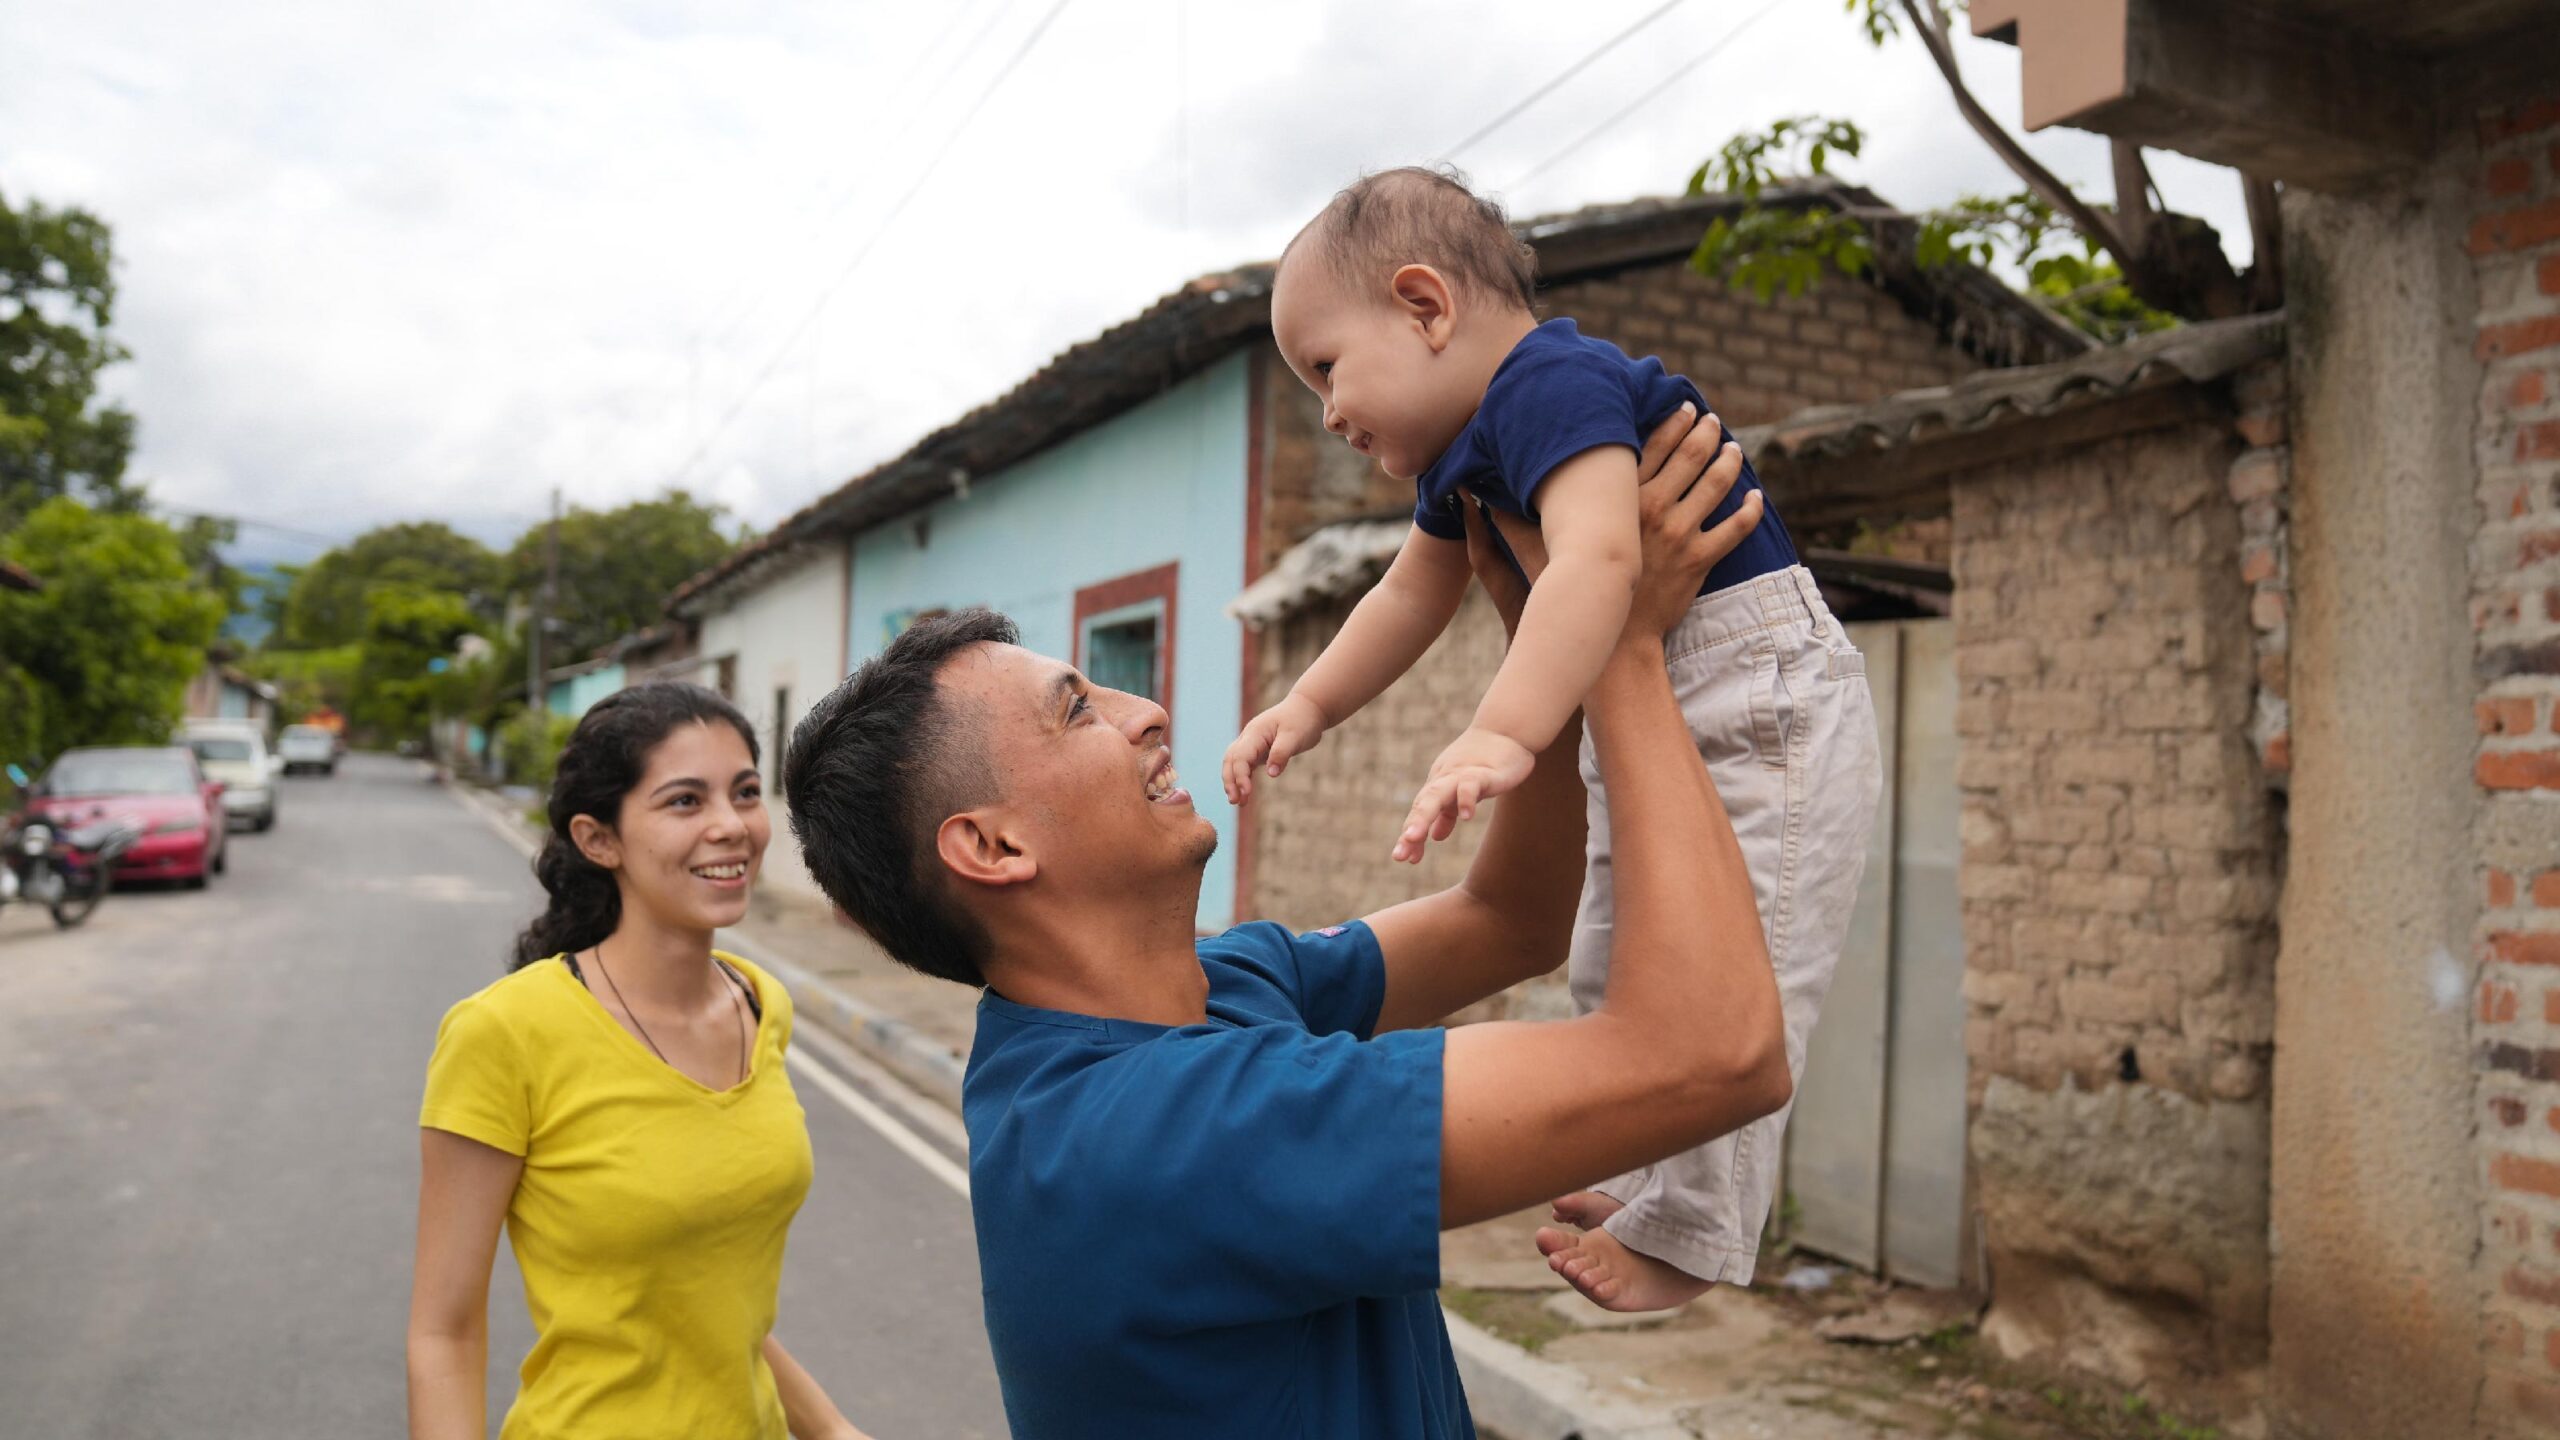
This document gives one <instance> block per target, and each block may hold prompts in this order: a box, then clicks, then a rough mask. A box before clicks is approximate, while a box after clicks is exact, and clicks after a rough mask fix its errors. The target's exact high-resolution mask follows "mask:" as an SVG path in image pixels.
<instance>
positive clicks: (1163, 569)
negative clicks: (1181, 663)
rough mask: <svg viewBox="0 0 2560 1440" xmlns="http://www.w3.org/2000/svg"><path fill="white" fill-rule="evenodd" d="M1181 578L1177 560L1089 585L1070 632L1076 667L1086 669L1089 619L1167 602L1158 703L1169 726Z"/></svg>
mask: <svg viewBox="0 0 2560 1440" xmlns="http://www.w3.org/2000/svg"><path fill="white" fill-rule="evenodd" d="M1181 578H1182V562H1181V561H1179V560H1175V561H1170V562H1167V563H1166V564H1163V565H1159V566H1157V567H1155V568H1154V569H1152V570H1140V571H1137V572H1135V573H1134V574H1129V575H1123V576H1121V577H1119V578H1118V579H1116V580H1105V581H1103V582H1102V583H1101V584H1099V585H1088V586H1086V587H1084V588H1083V589H1081V590H1078V591H1077V592H1076V604H1075V618H1074V620H1073V621H1072V622H1070V624H1069V627H1068V631H1067V633H1068V634H1069V635H1071V636H1073V637H1074V641H1075V652H1076V654H1075V666H1076V668H1077V669H1079V670H1081V669H1083V668H1084V622H1085V621H1087V620H1090V619H1092V618H1093V617H1094V616H1096V615H1101V614H1104V613H1106V612H1108V611H1112V610H1120V609H1125V608H1126V607H1128V606H1131V605H1139V604H1144V603H1145V602H1147V601H1149V600H1160V601H1162V602H1164V634H1163V636H1162V638H1161V640H1160V641H1159V645H1160V650H1159V654H1160V655H1161V657H1162V660H1163V663H1164V684H1163V687H1162V688H1163V691H1164V693H1163V694H1162V695H1161V696H1159V697H1157V698H1158V703H1160V704H1162V705H1163V706H1164V713H1165V716H1166V718H1167V723H1168V725H1169V724H1170V723H1171V717H1172V715H1173V657H1174V647H1173V638H1174V635H1175V633H1176V631H1175V629H1174V594H1175V591H1176V590H1177V589H1179V588H1180V582H1181Z"/></svg>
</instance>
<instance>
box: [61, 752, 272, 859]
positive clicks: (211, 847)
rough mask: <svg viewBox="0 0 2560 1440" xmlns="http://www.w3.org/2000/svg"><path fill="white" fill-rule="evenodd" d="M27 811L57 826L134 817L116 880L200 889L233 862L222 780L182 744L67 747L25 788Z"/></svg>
mask: <svg viewBox="0 0 2560 1440" xmlns="http://www.w3.org/2000/svg"><path fill="white" fill-rule="evenodd" d="M27 809H28V812H29V814H30V815H32V816H33V817H34V818H36V819H40V820H43V821H45V822H46V823H47V824H50V825H54V826H57V827H59V828H61V829H65V830H68V829H71V828H73V827H74V826H79V825H86V824H88V823H90V822H91V821H94V820H102V819H112V818H127V817H129V818H131V819H133V820H135V821H136V822H138V823H140V825H141V826H142V838H141V839H140V840H139V841H136V842H135V843H134V847H133V848H132V849H131V850H128V851H126V852H125V855H124V858H123V859H121V860H119V861H118V862H116V879H117V881H118V882H119V883H121V882H123V881H127V880H183V881H185V882H187V884H188V885H190V886H192V887H194V888H196V889H199V890H200V889H202V888H204V884H205V881H206V878H207V877H209V876H213V875H219V874H221V873H222V871H223V867H224V865H225V864H227V863H228V861H229V860H230V848H231V847H230V846H229V844H228V843H227V841H228V838H229V831H228V830H227V828H226V827H225V825H224V823H223V816H222V784H221V782H220V781H217V780H208V779H206V778H205V773H204V771H203V770H202V769H201V768H199V767H198V766H197V764H196V757H195V754H194V752H192V751H190V750H188V749H187V748H186V747H185V746H183V745H151V746H139V745H137V746H120V747H114V748H106V747H101V748H96V749H87V750H65V751H63V752H62V753H61V754H60V755H58V756H56V757H55V758H54V762H53V768H51V769H49V770H47V771H46V772H45V774H44V778H43V779H41V780H39V781H37V782H36V783H35V786H34V787H33V788H32V789H30V790H29V791H28V792H27Z"/></svg>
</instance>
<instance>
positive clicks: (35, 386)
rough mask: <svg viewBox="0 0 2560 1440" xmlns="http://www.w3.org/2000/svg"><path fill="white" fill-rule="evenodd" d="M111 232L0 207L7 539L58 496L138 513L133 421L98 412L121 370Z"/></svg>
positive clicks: (1, 461)
mask: <svg viewBox="0 0 2560 1440" xmlns="http://www.w3.org/2000/svg"><path fill="white" fill-rule="evenodd" d="M115 300H116V282H115V250H114V244H113V236H112V234H111V232H110V231H109V230H108V228H107V223H106V222H105V221H103V220H100V219H99V218H98V217H97V216H95V215H92V214H90V213H89V212H88V211H86V210H80V209H76V208H75V209H69V210H56V209H53V208H51V207H49V206H46V205H45V204H43V203H42V202H40V201H29V202H28V203H27V204H26V205H25V207H24V208H12V207H11V206H10V204H9V202H8V197H7V196H5V195H0V531H6V530H9V529H11V528H13V527H15V526H16V525H17V524H18V523H19V522H20V521H22V520H23V519H25V518H26V516H27V515H28V514H29V513H30V512H32V511H33V510H34V509H35V508H36V507H37V506H39V505H42V504H44V503H45V502H46V501H48V500H52V499H55V498H57V497H60V496H65V495H69V496H75V497H79V498H83V499H86V500H88V501H90V502H91V503H93V504H95V505H97V506H98V507H99V508H101V509H106V510H118V511H122V510H132V509H135V508H138V507H139V506H140V504H141V502H142V492H141V488H140V487H139V486H136V485H133V484H130V483H128V482H127V481H126V480H125V478H124V468H125V462H126V461H127V460H128V459H129V458H131V456H132V454H133V437H134V428H133V416H132V415H131V414H130V413H129V412H127V411H125V410H124V409H122V408H120V407H118V406H114V405H103V406H102V405H99V404H98V403H97V390H98V372H99V371H101V370H104V369H105V368H106V367H108V366H109V365H112V364H114V363H116V362H117V361H119V360H122V359H124V358H125V350H124V347H122V346H121V345H118V344H117V343H116V342H115V339H114V337H113V336H112V335H110V334H109V333H108V329H107V327H108V323H109V322H110V321H111V320H112V319H113V318H114V314H115Z"/></svg>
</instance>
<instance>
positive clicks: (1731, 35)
mask: <svg viewBox="0 0 2560 1440" xmlns="http://www.w3.org/2000/svg"><path fill="white" fill-rule="evenodd" d="M1785 3H1786V0H1769V3H1768V4H1766V5H1763V6H1761V7H1760V8H1759V9H1757V10H1755V11H1753V12H1751V18H1749V19H1747V20H1745V21H1743V22H1742V23H1741V24H1739V25H1736V26H1734V27H1733V28H1732V29H1730V30H1728V31H1726V32H1725V33H1724V38H1723V39H1721V40H1718V41H1717V42H1716V43H1714V44H1713V45H1710V46H1708V47H1707V48H1706V49H1704V50H1702V51H1700V52H1698V53H1697V54H1696V55H1693V56H1691V57H1690V58H1688V59H1686V60H1683V61H1681V62H1680V63H1679V64H1678V65H1677V66H1674V67H1673V68H1672V71H1671V73H1670V74H1668V75H1665V76H1663V77H1662V78H1661V79H1660V80H1658V81H1656V82H1655V83H1654V84H1653V85H1652V87H1651V88H1649V89H1647V90H1646V91H1645V92H1644V93H1643V94H1641V95H1638V96H1637V97H1636V98H1634V99H1633V100H1630V101H1628V102H1627V103H1626V104H1625V105H1623V106H1621V107H1619V109H1618V110H1617V112H1616V113H1614V114H1612V115H1611V116H1610V117H1609V118H1608V119H1606V120H1603V121H1601V122H1600V123H1599V124H1597V125H1594V126H1592V127H1591V128H1590V129H1588V130H1585V131H1583V132H1582V134H1580V135H1579V136H1576V137H1575V138H1574V140H1573V141H1572V143H1570V144H1568V145H1566V146H1565V147H1564V148H1563V149H1561V150H1558V151H1557V152H1556V153H1554V154H1553V155H1550V156H1548V157H1547V158H1546V159H1544V160H1541V161H1539V162H1538V163H1537V164H1535V165H1533V166H1531V167H1529V169H1528V171H1527V172H1526V173H1525V174H1523V175H1521V176H1520V177H1519V178H1518V179H1516V180H1513V181H1512V182H1511V183H1510V184H1508V185H1505V186H1503V187H1502V188H1503V189H1504V190H1505V191H1512V190H1517V189H1519V188H1520V187H1521V186H1523V185H1526V184H1528V183H1529V182H1530V181H1532V180H1535V179H1537V178H1538V177H1539V176H1541V175H1544V174H1546V173H1547V172H1548V171H1549V170H1552V169H1554V168H1555V167H1556V166H1557V165H1558V164H1561V163H1562V162H1563V161H1564V160H1565V158H1566V157H1567V156H1570V155H1572V154H1573V153H1574V152H1575V151H1577V150H1580V149H1581V148H1582V147H1583V146H1585V145H1588V144H1590V143H1591V142H1592V141H1594V140H1597V139H1599V138H1600V137H1601V136H1603V135H1605V134H1607V133H1608V132H1610V131H1611V130H1614V129H1616V128H1617V127H1618V124H1619V122H1620V121H1623V120H1625V119H1626V118H1627V117H1628V116H1630V115H1633V114H1634V113H1636V112H1637V111H1638V110H1641V109H1643V108H1644V107H1645V106H1646V105H1647V104H1648V103H1650V102H1651V101H1652V100H1653V98H1654V97H1655V96H1657V95H1660V94H1661V93H1662V92H1663V91H1665V90H1668V89H1670V88H1671V87H1672V86H1673V85H1675V84H1677V83H1678V82H1680V81H1682V80H1684V79H1687V78H1688V75H1689V72H1690V71H1692V70H1695V69H1697V68H1698V67H1699V66H1701V65H1704V64H1706V63H1707V62H1708V61H1710V60H1713V59H1714V58H1716V57H1717V56H1718V55H1721V54H1723V53H1724V49H1725V47H1726V46H1728V45H1731V44H1732V43H1733V42H1734V41H1736V40H1739V39H1741V38H1742V36H1743V33H1744V32H1745V31H1748V30H1749V29H1750V28H1751V27H1752V26H1754V25H1757V24H1759V23H1760V22H1761V21H1762V20H1764V19H1766V18H1768V16H1769V14H1770V13H1771V12H1772V11H1774V10H1776V9H1777V8H1778V7H1779V6H1780V5H1783V4H1785Z"/></svg>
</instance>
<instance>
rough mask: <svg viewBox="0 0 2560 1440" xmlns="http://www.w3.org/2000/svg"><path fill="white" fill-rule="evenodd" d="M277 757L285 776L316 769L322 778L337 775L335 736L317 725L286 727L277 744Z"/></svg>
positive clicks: (336, 744) (336, 742)
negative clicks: (282, 765)
mask: <svg viewBox="0 0 2560 1440" xmlns="http://www.w3.org/2000/svg"><path fill="white" fill-rule="evenodd" d="M276 758H277V759H278V760H281V761H283V762H284V773H286V774H287V775H298V774H300V773H302V772H303V771H305V770H317V771H319V772H320V773H321V774H323V775H335V774H336V773H338V737H337V736H336V735H334V734H332V733H330V732H329V731H327V730H324V729H322V728H321V727H319V726H317V725H287V726H286V727H284V734H283V735H282V736H281V737H280V738H278V739H277V741H276Z"/></svg>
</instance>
